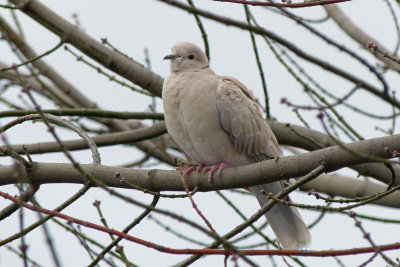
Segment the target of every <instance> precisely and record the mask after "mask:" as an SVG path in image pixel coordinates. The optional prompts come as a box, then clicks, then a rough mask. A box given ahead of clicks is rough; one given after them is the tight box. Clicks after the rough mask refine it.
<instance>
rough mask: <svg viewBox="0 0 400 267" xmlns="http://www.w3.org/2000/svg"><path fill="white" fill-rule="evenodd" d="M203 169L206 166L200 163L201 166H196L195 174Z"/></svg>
mask: <svg viewBox="0 0 400 267" xmlns="http://www.w3.org/2000/svg"><path fill="white" fill-rule="evenodd" d="M205 167H206V165H205V164H203V163H202V164H200V166H197V168H196V171H197V172H200V171H201V170H203V169H204V168H205Z"/></svg>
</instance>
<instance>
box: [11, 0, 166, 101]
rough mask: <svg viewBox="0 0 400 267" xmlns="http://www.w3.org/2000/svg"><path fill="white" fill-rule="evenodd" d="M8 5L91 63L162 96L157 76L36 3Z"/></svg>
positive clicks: (19, 0)
mask: <svg viewBox="0 0 400 267" xmlns="http://www.w3.org/2000/svg"><path fill="white" fill-rule="evenodd" d="M11 2H12V3H13V4H15V5H16V6H20V7H21V10H22V11H23V12H24V13H25V14H27V15H28V16H30V17H31V18H33V19H34V20H36V21H37V22H39V23H40V24H42V25H43V26H44V27H46V28H47V29H48V30H50V31H52V32H53V33H54V34H56V35H58V36H59V37H60V38H61V39H62V40H63V41H64V42H65V43H69V44H71V45H73V46H74V47H75V48H77V49H78V50H80V51H81V52H83V53H84V54H86V55H87V56H89V57H90V58H92V59H93V60H95V61H97V62H98V63H100V64H102V65H103V66H105V67H106V68H108V69H110V70H112V71H114V72H115V73H117V74H119V75H121V76H122V77H124V78H126V79H128V80H130V81H131V82H133V83H135V84H137V85H139V86H141V87H143V88H145V89H147V90H148V91H149V92H151V93H153V94H155V95H158V96H161V88H162V84H163V79H162V78H161V77H160V76H159V75H158V74H156V73H154V72H152V71H150V70H149V69H147V68H145V67H144V66H143V65H141V64H139V63H137V62H135V61H132V60H130V59H128V58H126V57H124V56H123V55H121V54H118V53H116V52H114V51H113V50H112V49H110V48H108V47H106V46H104V45H103V44H102V43H101V42H99V41H96V40H95V39H93V38H92V37H91V36H89V35H87V34H86V33H84V32H83V31H80V30H79V29H78V28H77V27H76V26H74V25H72V24H71V23H69V22H68V21H66V20H65V19H64V18H62V17H61V16H59V15H57V14H56V13H55V12H53V11H52V10H50V9H49V8H47V7H46V6H44V5H43V4H42V3H40V2H39V1H36V0H12V1H11Z"/></svg>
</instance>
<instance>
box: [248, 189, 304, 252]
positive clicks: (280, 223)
mask: <svg viewBox="0 0 400 267" xmlns="http://www.w3.org/2000/svg"><path fill="white" fill-rule="evenodd" d="M249 189H250V191H251V192H252V193H253V194H254V195H255V196H256V198H257V200H258V202H259V203H260V206H261V207H262V206H264V205H265V204H266V203H267V202H268V201H269V199H268V198H267V196H266V195H265V194H262V193H261V191H262V190H264V191H265V192H266V193H267V194H269V193H272V194H274V195H275V194H277V193H278V192H280V191H281V190H282V189H283V185H282V183H281V182H274V183H269V184H263V185H258V186H252V187H249ZM265 217H266V218H267V220H268V222H269V224H270V225H271V228H272V230H273V231H274V233H275V235H276V237H277V238H278V240H279V242H280V243H281V246H282V247H283V248H285V249H301V248H305V247H307V246H308V245H309V244H310V243H311V235H310V232H309V231H308V228H307V226H306V225H305V224H304V221H303V219H302V218H301V216H300V213H299V212H298V210H297V209H296V208H295V207H291V206H287V205H284V204H282V203H277V204H275V206H274V207H272V209H271V210H270V211H268V212H267V213H265Z"/></svg>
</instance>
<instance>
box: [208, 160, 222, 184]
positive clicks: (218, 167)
mask: <svg viewBox="0 0 400 267" xmlns="http://www.w3.org/2000/svg"><path fill="white" fill-rule="evenodd" d="M226 166H228V163H226V162H225V161H223V162H221V163H219V164H216V165H212V166H206V167H205V168H204V169H205V171H208V182H209V183H212V177H213V174H214V172H215V171H216V170H218V177H220V176H221V173H222V170H223V169H224V168H225V167H226Z"/></svg>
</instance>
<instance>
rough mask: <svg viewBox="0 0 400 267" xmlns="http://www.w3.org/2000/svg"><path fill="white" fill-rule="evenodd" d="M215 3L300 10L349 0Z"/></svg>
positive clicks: (237, 0)
mask: <svg viewBox="0 0 400 267" xmlns="http://www.w3.org/2000/svg"><path fill="white" fill-rule="evenodd" d="M214 1H215V2H227V3H235V4H245V5H251V6H272V7H289V8H301V7H312V6H322V5H330V4H337V3H342V2H348V1H351V0H321V1H315V2H314V1H313V2H301V3H271V2H261V1H245V0H214Z"/></svg>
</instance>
